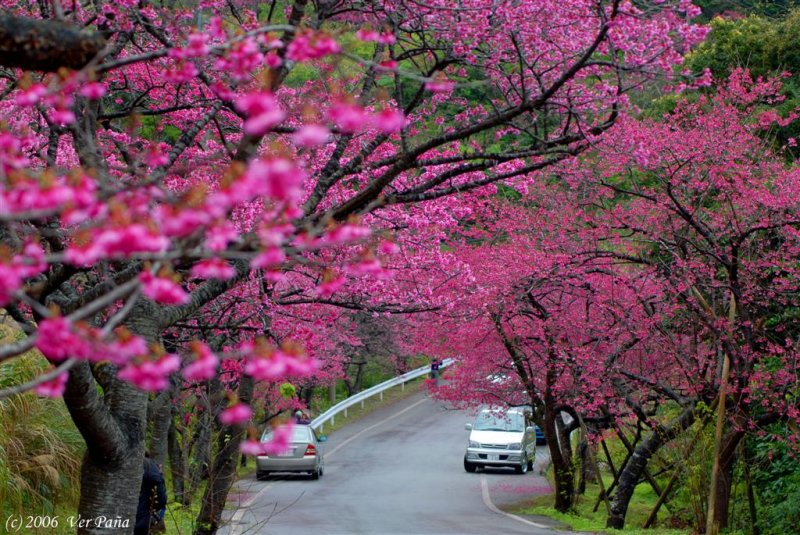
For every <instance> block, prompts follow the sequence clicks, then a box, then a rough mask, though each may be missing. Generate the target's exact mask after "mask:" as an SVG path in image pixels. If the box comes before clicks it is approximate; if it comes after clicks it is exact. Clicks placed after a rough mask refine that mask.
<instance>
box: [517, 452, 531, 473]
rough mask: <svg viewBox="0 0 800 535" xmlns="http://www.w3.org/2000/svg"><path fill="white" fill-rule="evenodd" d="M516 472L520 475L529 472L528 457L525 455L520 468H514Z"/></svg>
mask: <svg viewBox="0 0 800 535" xmlns="http://www.w3.org/2000/svg"><path fill="white" fill-rule="evenodd" d="M514 471H515V472H516V473H518V474H524V473H525V472H527V471H528V456H527V455H523V456H522V462H521V463H519V466H515V467H514Z"/></svg>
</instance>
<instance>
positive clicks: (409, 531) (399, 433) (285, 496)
mask: <svg viewBox="0 0 800 535" xmlns="http://www.w3.org/2000/svg"><path fill="white" fill-rule="evenodd" d="M470 421H472V415H471V414H470V413H468V412H464V411H457V410H452V409H449V408H447V407H445V406H444V405H443V404H441V403H439V402H436V401H433V400H431V399H429V398H427V397H426V396H425V395H423V394H415V395H414V396H411V397H410V398H408V399H406V400H403V401H401V402H398V403H396V404H393V405H391V406H390V407H385V408H382V409H380V410H378V411H376V412H373V413H372V414H370V415H368V416H366V417H364V418H362V419H361V420H359V421H357V422H355V423H352V424H349V425H347V426H345V427H343V428H342V429H340V430H338V431H336V432H335V433H334V434H332V435H330V436H329V437H328V441H327V442H326V443H324V444H323V446H324V453H325V472H324V475H323V476H322V477H321V478H320V479H319V480H317V481H314V480H312V479H310V478H309V476H307V475H297V476H295V475H275V476H271V477H270V478H269V479H268V480H266V481H256V480H255V476H250V477H249V478H246V479H244V480H242V481H240V482H238V483H237V485H236V487H234V489H233V490H232V492H231V496H230V499H229V502H228V506H227V510H226V514H225V519H226V521H227V522H228V524H227V526H226V527H224V528H223V529H221V530H220V533H223V534H225V535H246V534H247V535H249V534H275V535H282V534H291V535H303V534H314V535H355V534H369V535H372V534H376V535H416V534H420V535H422V534H425V535H429V534H430V535H434V534H459V535H468V534H494V533H497V534H508V535H514V534H523V533H524V534H526V535H535V534H545V533H548V534H552V533H554V530H551V529H550V528H548V527H547V525H546V524H547V521H546V519H541V518H531V517H526V518H523V517H519V516H515V515H511V514H509V513H506V512H503V511H502V508H503V506H505V505H508V504H510V503H515V502H519V501H521V500H522V499H524V498H526V497H530V496H531V495H533V494H540V493H545V492H548V491H549V485H548V483H547V481H546V480H545V479H544V477H542V476H541V475H540V473H539V472H540V470H541V468H542V467H543V465H544V464H546V463H547V449H546V448H544V447H540V448H537V458H536V463H535V465H534V469H533V470H532V471H528V473H527V474H524V475H517V474H515V473H514V472H513V470H511V469H507V470H505V469H496V470H486V471H482V470H481V471H478V472H477V473H474V474H469V473H467V472H466V471H465V470H464V467H463V464H462V463H463V457H464V450H465V448H466V441H467V434H468V432H467V431H466V430H465V429H464V424H465V423H467V422H470ZM551 525H552V524H551ZM560 533H564V532H563V531H561V532H560Z"/></svg>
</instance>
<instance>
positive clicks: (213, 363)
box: [183, 342, 219, 381]
mask: <svg viewBox="0 0 800 535" xmlns="http://www.w3.org/2000/svg"><path fill="white" fill-rule="evenodd" d="M192 352H193V353H194V354H195V355H196V358H195V360H194V362H192V363H191V364H189V365H188V366H186V367H185V368H184V369H183V376H184V377H185V378H186V380H187V381H207V380H209V379H211V378H212V377H214V375H216V373H217V366H218V365H219V359H218V358H217V356H216V355H214V353H213V352H212V351H211V348H209V347H208V345H206V344H204V343H202V342H194V343H193V345H192Z"/></svg>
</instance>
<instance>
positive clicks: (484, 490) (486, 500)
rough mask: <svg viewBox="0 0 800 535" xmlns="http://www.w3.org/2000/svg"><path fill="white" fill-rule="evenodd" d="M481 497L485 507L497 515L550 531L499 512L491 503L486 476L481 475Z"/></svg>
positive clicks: (518, 517) (519, 517) (542, 525)
mask: <svg viewBox="0 0 800 535" xmlns="http://www.w3.org/2000/svg"><path fill="white" fill-rule="evenodd" d="M481 496H483V503H484V504H485V505H486V507H488V508H489V509H490V510H491V511H493V512H495V513H497V514H500V515H503V516H507V517H509V518H513V519H514V520H517V521H519V522H522V523H523V524H528V525H529V526H533V527H535V528H542V529H552V528H551V527H550V526H545V525H544V524H537V523H536V522H531V521H530V520H526V519H524V518H522V517H521V516H517V515H512V514H511V513H506V512H505V511H502V510H500V509H499V508H498V507H497V506H496V505H495V504H494V502H492V497H491V496H490V495H489V484H488V483H487V482H486V474H481Z"/></svg>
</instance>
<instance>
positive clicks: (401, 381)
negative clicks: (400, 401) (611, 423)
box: [309, 359, 455, 433]
mask: <svg viewBox="0 0 800 535" xmlns="http://www.w3.org/2000/svg"><path fill="white" fill-rule="evenodd" d="M453 362H455V361H454V360H453V359H444V360H443V361H442V363H441V364H440V368H445V367H447V366H450V365H451V364H453ZM430 372H431V367H430V366H423V367H421V368H417V369H416V370H411V371H410V372H406V373H404V374H403V375H398V376H397V377H395V378H394V379H389V380H388V381H384V382H383V383H381V384H378V385H375V386H373V387H372V388H368V389H366V390H362V391H361V392H359V393H358V394H356V395H354V396H350V397H349V398H347V399H345V400H344V401H340V402H339V403H337V404H336V405H334V406H333V407H331V408H330V409H328V410H327V411H325V412H323V413H322V414H320V415H319V416H317V417H316V418H314V419H313V420H311V423H310V424H309V425H310V426H311V427H313V428H314V429H316V430H317V431H319V432H320V433H322V432H323V431H324V430H325V423H327V422H328V421H329V420H330V422H331V425H336V415H337V414H339V413H341V412H343V413H344V416H345V418H346V417H347V409H349V408H350V407H352V406H353V405H355V404H356V403H360V404H361V407H362V408H363V407H364V401H365V400H366V399H368V398H371V397H372V396H374V395H376V394H377V395H379V396H380V397H381V400H383V393H384V392H385V391H386V390H388V389H390V388H392V387H394V386H398V385H399V386H401V387H402V388H405V385H406V383H407V382H408V381H410V380H411V379H416V378H417V377H422V376H423V375H427V374H429V373H430Z"/></svg>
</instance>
